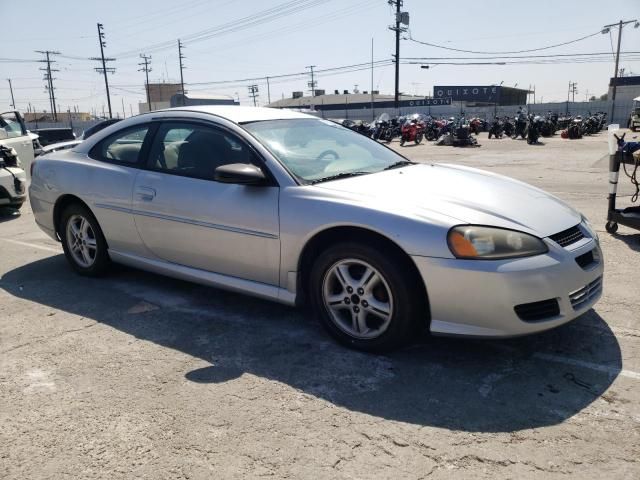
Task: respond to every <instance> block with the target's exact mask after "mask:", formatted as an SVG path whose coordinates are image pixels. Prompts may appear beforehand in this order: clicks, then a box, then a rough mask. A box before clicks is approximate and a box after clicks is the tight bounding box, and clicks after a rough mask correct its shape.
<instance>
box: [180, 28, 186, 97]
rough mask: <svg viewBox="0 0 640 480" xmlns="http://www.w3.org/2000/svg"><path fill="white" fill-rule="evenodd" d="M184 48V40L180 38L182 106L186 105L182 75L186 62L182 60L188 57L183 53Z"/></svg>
mask: <svg viewBox="0 0 640 480" xmlns="http://www.w3.org/2000/svg"><path fill="white" fill-rule="evenodd" d="M183 48H184V45H183V44H182V42H181V41H180V39H178V60H179V61H180V90H181V91H182V106H183V107H184V106H185V104H186V103H185V97H184V94H185V92H184V77H183V76H182V70H184V69H185V66H184V63H182V60H184V59H185V58H186V57H185V56H184V55H182V49H183Z"/></svg>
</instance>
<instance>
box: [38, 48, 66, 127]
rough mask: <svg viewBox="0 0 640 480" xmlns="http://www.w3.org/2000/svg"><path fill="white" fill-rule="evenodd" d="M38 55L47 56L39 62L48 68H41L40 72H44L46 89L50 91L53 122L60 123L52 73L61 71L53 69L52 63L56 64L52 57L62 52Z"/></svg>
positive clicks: (47, 51) (40, 51)
mask: <svg viewBox="0 0 640 480" xmlns="http://www.w3.org/2000/svg"><path fill="white" fill-rule="evenodd" d="M36 53H41V54H43V55H45V57H46V58H44V59H42V60H38V61H39V62H41V63H46V64H47V66H46V67H45V68H41V69H40V70H42V71H44V72H45V74H44V80H46V81H47V85H46V86H45V88H46V89H47V90H48V91H49V104H50V106H51V114H52V115H53V121H54V122H57V121H58V111H57V110H56V94H55V89H54V88H53V80H54V78H53V76H52V75H51V72H58V71H59V70H57V69H55V68H51V64H52V63H56V62H55V60H51V55H60V52H54V51H51V50H36Z"/></svg>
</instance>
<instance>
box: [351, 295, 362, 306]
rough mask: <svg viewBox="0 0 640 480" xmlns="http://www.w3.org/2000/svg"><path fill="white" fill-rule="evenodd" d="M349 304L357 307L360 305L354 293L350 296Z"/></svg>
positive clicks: (358, 298)
mask: <svg viewBox="0 0 640 480" xmlns="http://www.w3.org/2000/svg"><path fill="white" fill-rule="evenodd" d="M351 302H352V303H353V304H354V305H358V304H359V303H360V297H359V296H358V295H356V294H355V293H354V294H353V295H351Z"/></svg>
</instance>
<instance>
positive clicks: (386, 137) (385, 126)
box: [371, 113, 394, 143]
mask: <svg viewBox="0 0 640 480" xmlns="http://www.w3.org/2000/svg"><path fill="white" fill-rule="evenodd" d="M393 137H394V125H393V124H392V121H391V117H389V114H388V113H381V114H380V115H379V116H378V118H376V121H375V125H374V127H373V130H372V132H371V138H373V139H374V140H378V141H383V142H387V143H388V142H390V141H391V140H393Z"/></svg>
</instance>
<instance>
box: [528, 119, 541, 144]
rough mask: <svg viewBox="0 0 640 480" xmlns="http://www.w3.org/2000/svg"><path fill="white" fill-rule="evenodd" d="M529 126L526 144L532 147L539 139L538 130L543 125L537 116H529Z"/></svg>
mask: <svg viewBox="0 0 640 480" xmlns="http://www.w3.org/2000/svg"><path fill="white" fill-rule="evenodd" d="M528 123H529V125H528V128H527V144H529V145H533V144H534V143H538V139H539V138H540V128H541V125H542V124H543V123H544V122H543V120H542V118H541V117H539V116H537V115H536V116H535V117H534V116H533V115H529V122H528Z"/></svg>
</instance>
